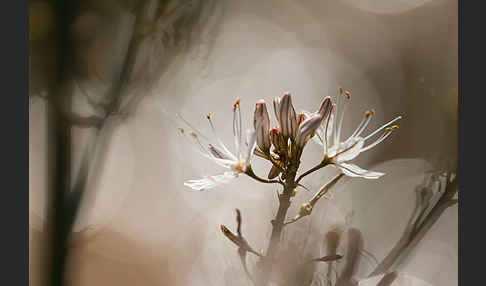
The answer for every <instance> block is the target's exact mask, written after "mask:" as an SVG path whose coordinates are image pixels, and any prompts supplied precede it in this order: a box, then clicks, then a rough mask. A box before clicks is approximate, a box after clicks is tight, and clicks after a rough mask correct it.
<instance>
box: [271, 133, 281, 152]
mask: <svg viewBox="0 0 486 286" xmlns="http://www.w3.org/2000/svg"><path fill="white" fill-rule="evenodd" d="M270 139H271V140H272V144H273V146H274V147H275V149H277V150H279V149H280V131H279V128H278V127H275V128H272V129H270Z"/></svg>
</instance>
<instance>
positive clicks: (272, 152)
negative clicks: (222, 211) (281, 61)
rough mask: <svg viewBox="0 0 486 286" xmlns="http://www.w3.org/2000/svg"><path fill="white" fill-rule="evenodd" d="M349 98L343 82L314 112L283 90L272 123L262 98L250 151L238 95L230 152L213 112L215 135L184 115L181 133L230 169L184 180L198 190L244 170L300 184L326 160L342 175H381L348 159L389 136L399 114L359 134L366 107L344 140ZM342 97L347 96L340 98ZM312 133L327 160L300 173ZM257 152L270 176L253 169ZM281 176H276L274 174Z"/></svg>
mask: <svg viewBox="0 0 486 286" xmlns="http://www.w3.org/2000/svg"><path fill="white" fill-rule="evenodd" d="M349 99H350V93H349V92H348V91H343V89H342V88H339V94H338V97H337V104H333V103H332V101H331V98H330V97H326V98H324V100H323V101H322V103H321V104H320V106H319V108H318V109H317V110H316V111H315V112H308V111H302V112H299V113H296V111H295V108H294V106H293V103H292V96H291V94H290V93H285V94H283V96H282V97H276V98H275V99H274V100H273V109H274V112H275V118H276V121H277V126H275V127H273V128H272V127H271V124H270V116H269V112H268V109H267V104H266V102H265V101H264V100H259V101H258V102H257V103H256V104H255V111H254V116H253V128H252V129H250V130H248V132H247V133H248V136H247V142H246V143H247V144H246V152H242V146H243V144H242V122H241V113H240V100H239V99H237V100H236V101H235V103H234V104H233V136H234V144H235V150H236V153H235V154H233V153H232V152H230V151H229V150H228V148H227V147H226V145H225V144H224V143H223V142H222V140H220V139H219V137H218V136H217V134H216V130H215V127H214V124H213V122H212V120H211V115H210V114H208V115H206V118H207V120H208V122H209V125H210V128H211V131H212V134H211V136H206V135H204V134H202V133H201V132H200V131H198V130H197V129H195V128H194V127H193V126H192V125H191V124H189V123H188V122H187V121H186V120H184V119H183V118H182V117H181V120H182V122H183V123H184V124H185V125H186V128H184V127H179V130H180V134H182V135H184V136H185V137H186V138H187V139H189V140H190V141H191V143H192V145H193V146H194V147H195V149H196V150H197V151H198V152H199V153H201V154H202V155H203V156H204V157H206V158H209V159H210V160H212V161H213V162H215V163H216V164H218V165H220V166H222V167H224V168H226V169H228V171H226V172H224V173H223V174H220V175H215V176H206V177H204V178H202V179H197V180H188V181H186V182H185V183H184V185H186V186H188V187H190V188H192V189H194V190H199V191H201V190H207V189H211V188H213V187H215V186H218V185H220V184H222V183H227V182H229V181H230V180H232V179H234V178H236V177H238V175H239V174H242V173H244V174H246V175H248V176H250V177H252V178H254V179H256V180H258V181H260V182H264V183H280V184H282V185H284V184H283V181H291V182H292V184H298V182H299V181H300V179H301V178H302V177H303V176H305V175H307V174H310V173H311V172H313V171H315V170H318V169H320V168H322V167H324V166H326V165H333V166H335V167H337V168H339V169H340V170H341V172H342V173H343V174H344V175H347V176H351V177H363V178H367V179H374V178H378V177H380V176H382V175H383V173H380V172H374V171H368V170H364V169H362V168H360V167H358V166H357V165H355V164H352V163H349V161H350V160H352V159H354V158H356V157H357V156H358V155H359V154H360V153H361V152H364V151H367V150H370V149H371V148H373V147H375V146H376V145H378V144H379V143H380V142H382V141H383V140H385V139H386V138H387V137H388V136H389V135H390V134H391V133H392V131H393V130H394V129H396V128H397V125H393V124H394V123H395V122H396V121H397V120H399V119H400V118H401V117H397V118H395V119H393V120H392V121H390V122H388V123H386V124H384V125H383V126H382V127H380V128H378V129H377V130H375V131H374V132H371V133H370V134H369V135H367V136H365V137H363V136H362V135H361V134H362V133H363V132H364V130H365V129H366V127H367V126H368V124H369V122H370V121H371V119H372V117H373V115H374V111H373V110H370V111H367V112H365V115H364V118H363V120H362V121H361V123H360V124H359V125H358V127H357V128H356V130H355V131H354V132H353V133H352V135H351V136H349V137H348V138H347V139H346V140H344V141H341V140H340V139H341V129H342V123H343V118H344V108H345V105H346V104H347V101H349ZM343 100H344V102H342V101H343ZM311 138H312V139H313V141H315V142H316V143H318V144H319V145H321V146H322V147H323V160H322V162H321V163H320V164H319V165H317V166H316V167H314V168H312V169H311V170H309V171H307V172H305V173H303V174H302V175H301V176H300V177H298V178H297V179H296V178H295V177H296V174H297V171H298V167H299V164H300V157H301V155H302V151H303V149H304V147H305V145H306V144H307V142H308V141H309V140H310V139H311ZM372 138H375V139H374V141H372V142H371V143H369V144H367V145H366V146H365V143H368V142H369V141H371V139H372ZM253 155H256V156H259V157H261V158H264V159H266V160H268V161H269V162H271V163H272V167H271V169H270V170H269V173H268V176H267V178H268V180H267V179H263V178H260V177H258V176H257V175H255V174H254V172H253V170H252V168H251V158H252V156H253ZM277 177H278V180H275V178H277Z"/></svg>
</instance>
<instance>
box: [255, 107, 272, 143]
mask: <svg viewBox="0 0 486 286" xmlns="http://www.w3.org/2000/svg"><path fill="white" fill-rule="evenodd" d="M253 125H254V127H255V131H256V142H257V145H258V147H259V148H260V149H261V150H262V151H263V152H268V151H269V150H270V146H271V145H272V144H271V142H270V135H269V129H270V117H269V116H268V111H267V105H266V103H265V101H264V100H263V99H262V100H259V101H258V102H257V103H256V104H255V113H254V116H253ZM257 128H258V129H257Z"/></svg>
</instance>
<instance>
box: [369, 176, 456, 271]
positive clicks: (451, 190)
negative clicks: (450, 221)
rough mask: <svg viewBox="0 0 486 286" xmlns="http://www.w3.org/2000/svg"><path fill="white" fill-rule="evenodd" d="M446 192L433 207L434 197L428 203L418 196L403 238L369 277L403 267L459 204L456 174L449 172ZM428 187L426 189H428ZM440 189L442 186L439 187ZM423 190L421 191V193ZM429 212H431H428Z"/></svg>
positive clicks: (440, 194) (446, 177)
mask: <svg viewBox="0 0 486 286" xmlns="http://www.w3.org/2000/svg"><path fill="white" fill-rule="evenodd" d="M453 176H454V177H453ZM445 182H446V186H445V190H444V192H442V193H440V191H441V190H440V189H439V191H438V192H439V193H438V195H439V196H440V198H439V199H438V200H437V202H436V203H435V204H434V205H433V207H431V206H430V205H429V202H430V201H431V200H433V199H434V196H429V198H428V200H427V201H426V202H423V201H422V199H421V197H420V196H421V194H420V193H418V194H417V203H416V208H415V210H414V212H413V214H412V216H411V218H410V220H409V222H408V225H407V228H406V229H405V232H404V234H403V235H402V238H401V239H400V240H399V241H398V242H397V244H396V245H395V247H393V249H392V250H391V251H390V252H389V254H388V255H387V256H386V257H385V258H384V259H383V260H382V261H381V263H380V264H378V266H377V267H376V268H375V269H374V270H373V271H372V272H371V273H370V274H369V275H368V277H371V276H374V275H379V274H382V273H386V272H389V271H394V270H396V269H397V267H399V266H400V265H401V263H402V262H403V261H404V260H405V259H406V258H407V256H408V255H409V254H410V252H411V250H412V249H413V248H414V247H415V246H416V245H417V244H418V243H419V242H420V240H421V239H422V238H423V237H424V236H425V234H426V233H427V231H428V230H429V229H430V228H431V227H432V226H433V225H434V223H435V222H436V221H437V220H438V219H439V217H440V216H441V215H442V213H443V212H444V211H445V210H446V209H447V208H448V207H450V206H453V205H455V204H456V203H457V199H454V196H455V195H456V193H457V192H458V182H457V176H455V175H454V172H447V173H446V175H445ZM427 187H428V189H426V191H429V192H431V191H432V190H430V186H427ZM427 187H426V188H427ZM439 188H440V185H439ZM420 191H421V190H419V192H420ZM427 210H430V211H428V212H427Z"/></svg>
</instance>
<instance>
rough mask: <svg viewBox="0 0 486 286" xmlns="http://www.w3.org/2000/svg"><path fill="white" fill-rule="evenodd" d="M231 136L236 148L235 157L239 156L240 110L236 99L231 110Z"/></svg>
mask: <svg viewBox="0 0 486 286" xmlns="http://www.w3.org/2000/svg"><path fill="white" fill-rule="evenodd" d="M233 136H234V138H235V149H236V157H238V158H239V157H240V153H241V150H240V148H241V112H240V104H239V102H238V101H237V103H235V107H234V110H233Z"/></svg>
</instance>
